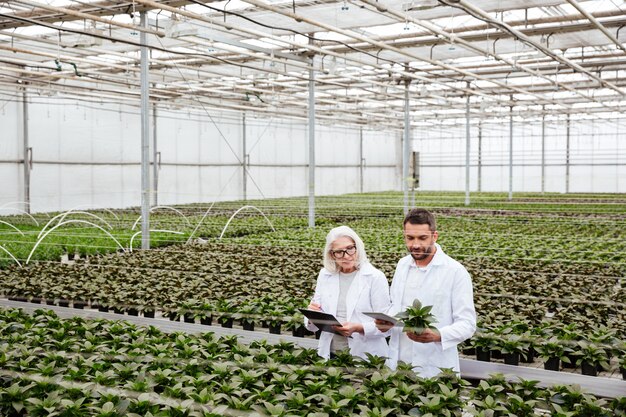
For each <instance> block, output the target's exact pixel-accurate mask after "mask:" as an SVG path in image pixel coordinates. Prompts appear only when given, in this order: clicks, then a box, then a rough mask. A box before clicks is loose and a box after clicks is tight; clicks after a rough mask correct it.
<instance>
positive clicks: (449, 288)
mask: <svg viewBox="0 0 626 417" xmlns="http://www.w3.org/2000/svg"><path fill="white" fill-rule="evenodd" d="M435 245H436V247H437V251H436V252H435V256H433V259H432V261H431V262H430V264H429V268H428V270H427V272H426V275H425V276H424V278H423V279H424V285H423V286H422V291H421V295H420V296H419V297H418V298H419V300H420V301H421V303H422V305H424V306H427V305H432V306H433V309H432V310H431V313H432V314H433V315H434V316H435V318H436V322H435V323H433V324H434V325H435V327H436V328H437V330H439V333H441V342H436V343H417V342H414V343H412V344H411V346H412V355H411V357H412V365H413V369H414V370H415V372H417V373H418V374H419V375H420V376H422V377H432V376H435V375H437V374H438V373H439V372H440V369H441V368H452V369H454V370H455V371H456V372H457V373H458V372H459V355H458V352H457V345H458V344H459V343H461V342H462V341H464V340H465V339H468V338H470V337H472V335H473V334H474V332H475V331H476V311H475V309H474V298H473V290H472V280H471V278H470V275H469V273H468V272H467V270H466V269H465V267H464V266H463V265H461V264H460V263H458V262H457V261H455V260H454V259H452V258H450V257H449V256H448V255H446V254H445V253H444V252H443V250H442V249H441V247H440V246H439V245H438V244H435ZM415 267H416V266H415V261H414V260H413V258H412V257H411V255H408V256H406V257H404V258H402V259H400V261H399V262H398V265H397V267H396V271H395V273H394V275H393V281H392V282H391V307H390V308H389V311H388V314H389V315H392V316H393V315H396V314H398V313H399V312H400V311H401V310H402V308H401V303H402V296H403V294H404V288H405V285H406V280H407V278H408V277H409V275H410V272H411V268H415ZM390 334H391V339H390V341H389V360H388V362H387V364H388V365H389V367H391V368H392V369H395V368H396V366H397V363H398V358H399V356H400V352H399V349H400V336H401V335H402V328H401V327H393V328H392V329H391V331H390Z"/></svg>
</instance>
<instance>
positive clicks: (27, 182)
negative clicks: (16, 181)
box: [22, 87, 31, 214]
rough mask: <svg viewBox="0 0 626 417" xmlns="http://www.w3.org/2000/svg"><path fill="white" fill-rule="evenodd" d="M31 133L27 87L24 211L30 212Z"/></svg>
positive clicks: (25, 106) (24, 110)
mask: <svg viewBox="0 0 626 417" xmlns="http://www.w3.org/2000/svg"><path fill="white" fill-rule="evenodd" d="M29 143H30V140H29V134H28V94H27V93H26V87H24V91H22V144H23V148H22V149H23V153H24V211H25V212H27V213H28V214H30V170H31V161H30V153H31V148H30V146H29Z"/></svg>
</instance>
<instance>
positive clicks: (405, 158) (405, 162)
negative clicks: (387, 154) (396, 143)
mask: <svg viewBox="0 0 626 417" xmlns="http://www.w3.org/2000/svg"><path fill="white" fill-rule="evenodd" d="M404 83H405V88H404V139H403V142H402V145H403V146H402V190H403V191H404V214H407V213H408V212H409V153H410V152H411V146H410V143H409V142H410V137H411V132H410V130H411V125H410V124H411V121H410V118H409V112H410V106H409V86H410V85H411V80H410V79H406V80H405V82H404Z"/></svg>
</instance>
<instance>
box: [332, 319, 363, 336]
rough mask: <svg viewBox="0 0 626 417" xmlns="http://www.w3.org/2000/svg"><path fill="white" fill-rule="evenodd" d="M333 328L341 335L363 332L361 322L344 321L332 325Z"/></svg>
mask: <svg viewBox="0 0 626 417" xmlns="http://www.w3.org/2000/svg"><path fill="white" fill-rule="evenodd" d="M333 327H334V329H335V330H336V331H337V332H339V333H340V334H341V335H342V336H345V337H350V336H352V333H360V334H363V333H364V330H363V325H362V324H361V323H350V322H345V323H343V324H342V325H341V326H333Z"/></svg>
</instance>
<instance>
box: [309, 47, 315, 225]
mask: <svg viewBox="0 0 626 417" xmlns="http://www.w3.org/2000/svg"><path fill="white" fill-rule="evenodd" d="M309 43H313V40H312V39H309ZM314 66H315V56H312V57H311V69H309V119H308V124H309V227H315V70H314V69H313V68H314Z"/></svg>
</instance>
